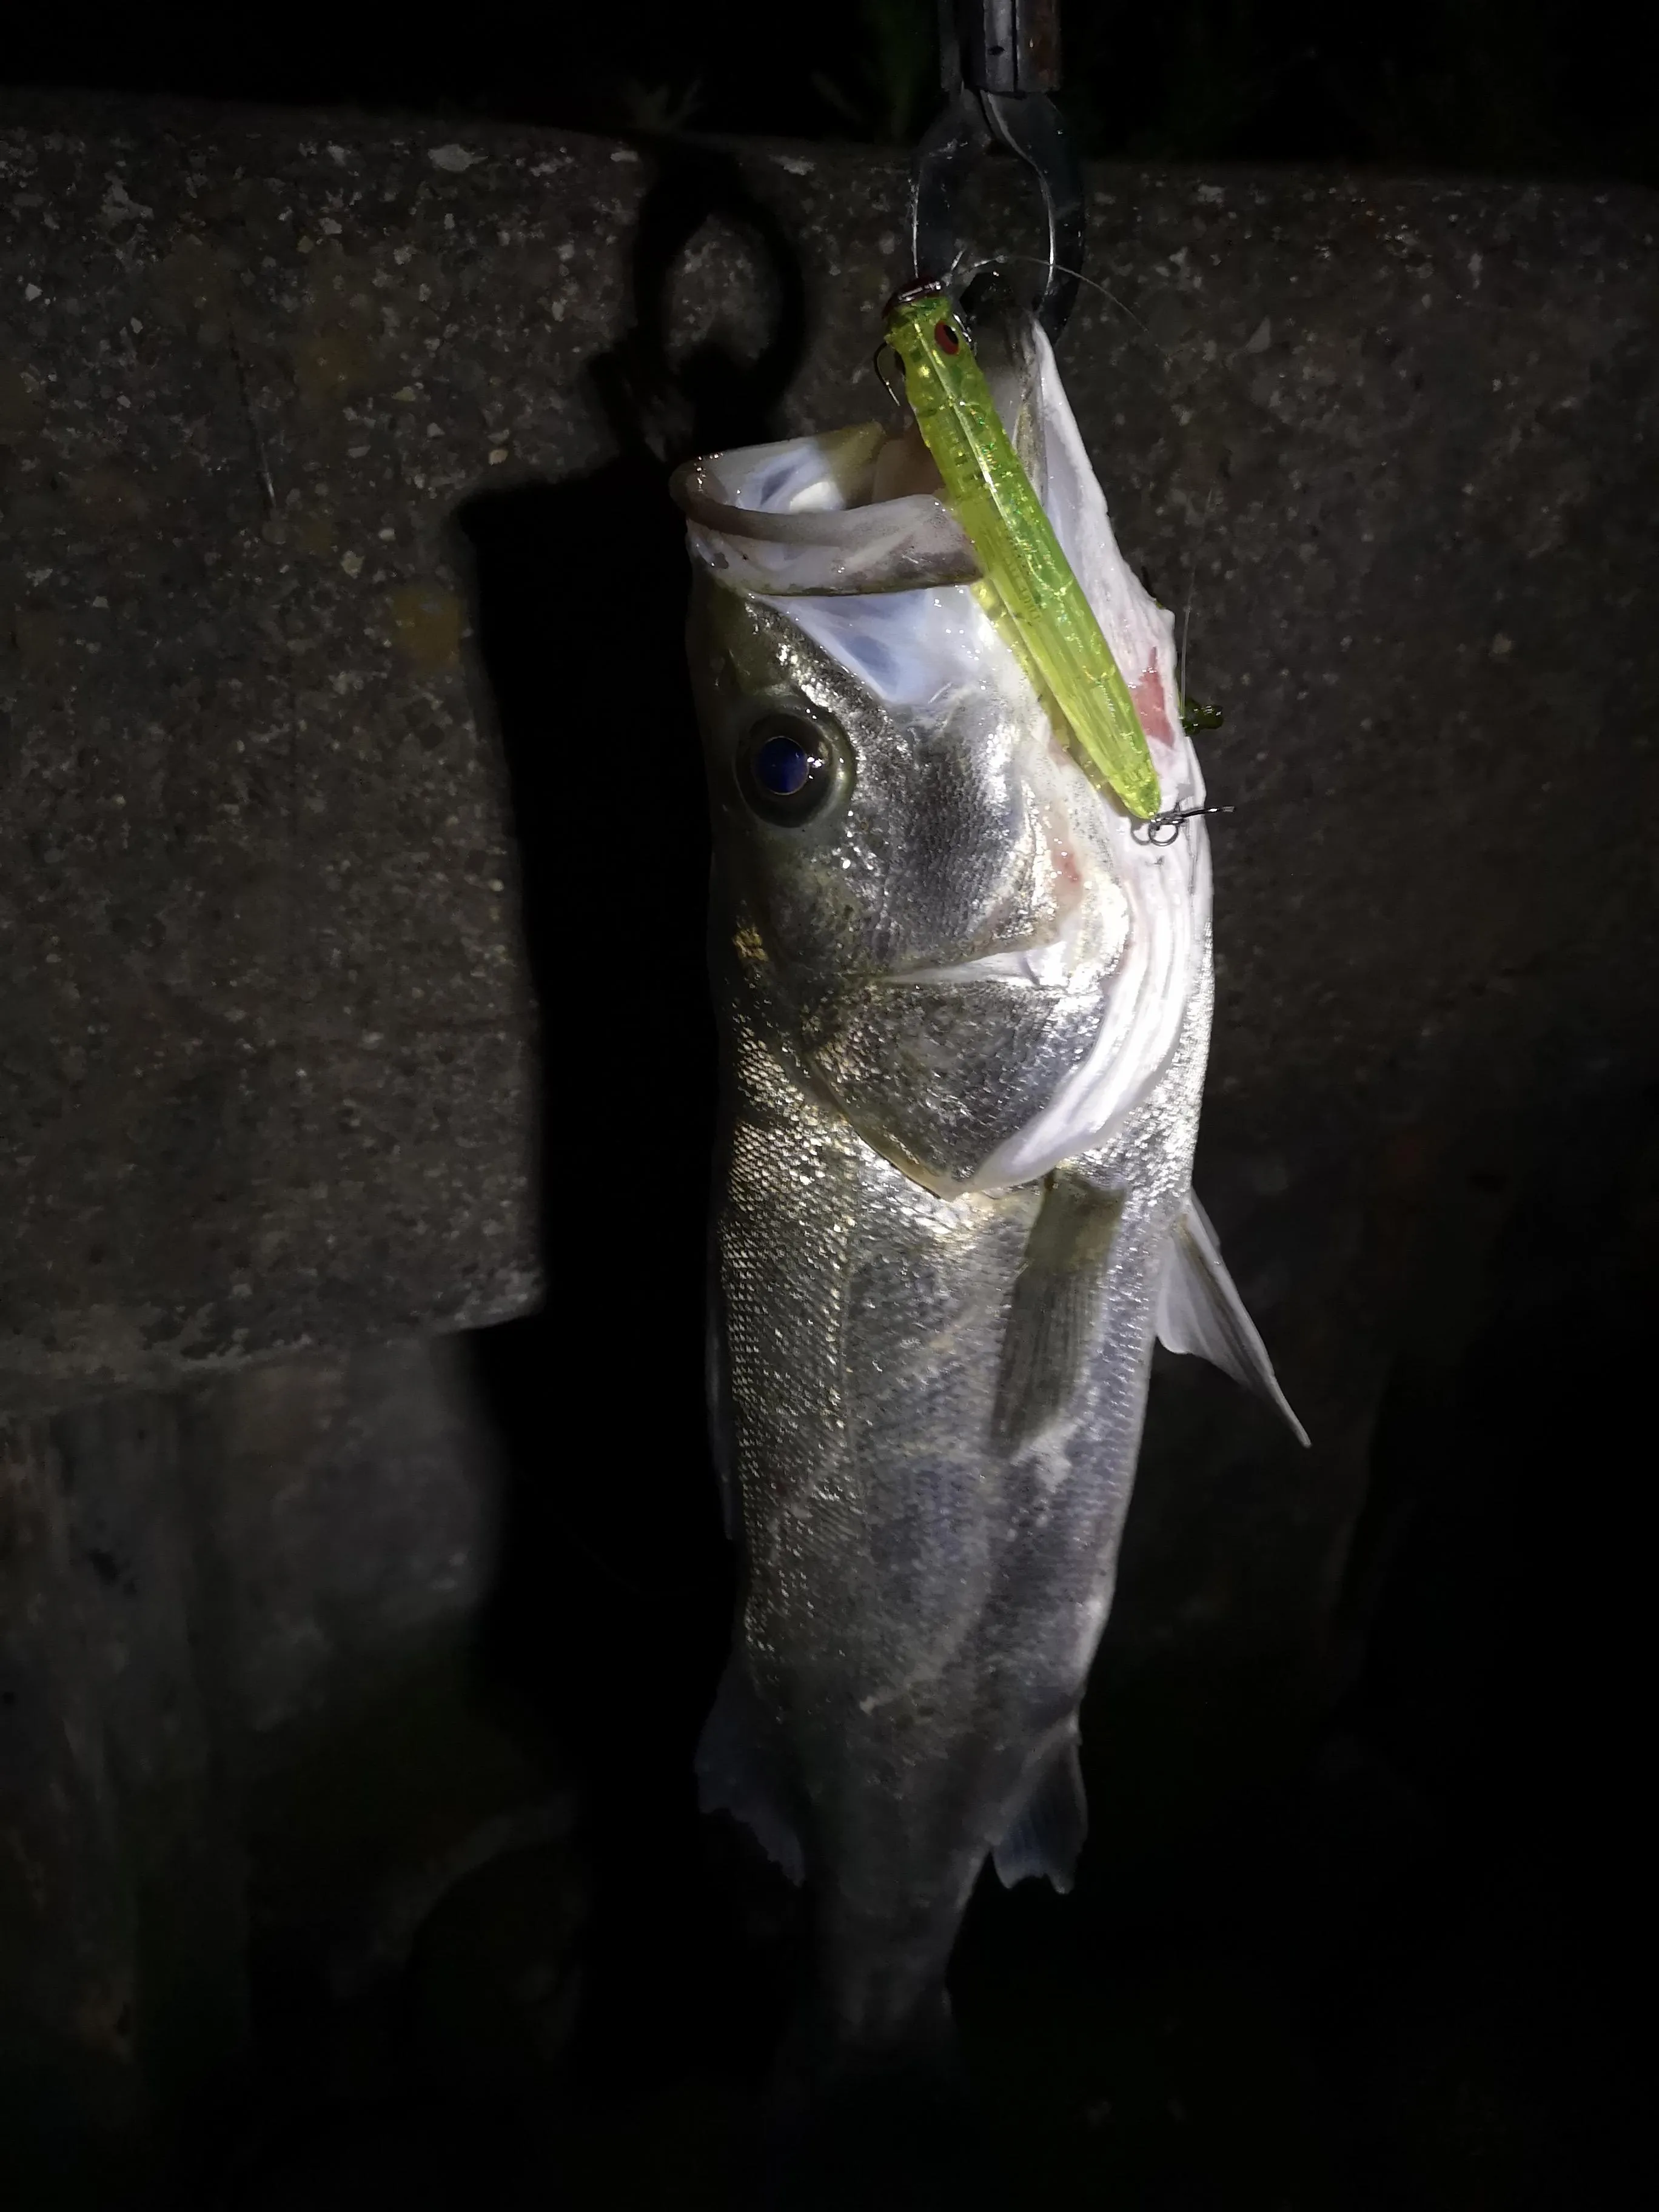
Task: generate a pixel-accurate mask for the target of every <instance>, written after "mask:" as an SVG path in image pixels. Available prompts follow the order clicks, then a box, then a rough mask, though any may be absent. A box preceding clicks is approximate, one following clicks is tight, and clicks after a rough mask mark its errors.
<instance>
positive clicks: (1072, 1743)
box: [991, 1735, 1089, 1897]
mask: <svg viewBox="0 0 1659 2212" xmlns="http://www.w3.org/2000/svg"><path fill="white" fill-rule="evenodd" d="M1088 1832H1089V1801H1088V1799H1087V1797H1086V1796H1085V1795H1084V1790H1083V1769H1082V1767H1081V1766H1080V1765H1079V1763H1078V1755H1077V1738H1076V1736H1075V1735H1066V1738H1065V1740H1064V1741H1063V1742H1061V1743H1060V1745H1059V1746H1058V1747H1056V1748H1055V1749H1054V1751H1052V1752H1051V1753H1049V1754H1048V1758H1047V1759H1045V1760H1044V1761H1043V1763H1042V1765H1041V1767H1040V1768H1039V1769H1038V1771H1037V1773H1036V1778H1035V1780H1034V1781H1033V1783H1032V1785H1031V1788H1030V1794H1029V1795H1028V1796H1027V1797H1026V1799H1025V1802H1024V1804H1023V1805H1022V1806H1021V1808H1020V1810H1019V1812H1018V1814H1017V1815H1016V1817H1015V1820H1014V1823H1013V1826H1012V1827H1011V1828H1010V1829H1009V1831H1008V1832H1007V1834H1006V1836H1005V1837H1004V1838H1003V1839H1002V1841H1001V1842H1000V1844H998V1845H997V1847H996V1849H995V1850H994V1851H993V1852H992V1854H991V1860H992V1863H993V1864H994V1867H995V1868H996V1870H997V1878H998V1880H999V1881H1000V1882H1001V1884H1002V1886H1003V1887H1004V1888H1005V1889H1012V1887H1013V1886H1014V1884H1015V1883H1016V1882H1017V1881H1025V1880H1026V1879H1027V1878H1028V1877H1029V1876H1031V1875H1044V1874H1046V1875H1048V1879H1049V1881H1051V1882H1053V1884H1054V1887H1055V1888H1056V1889H1057V1890H1058V1891H1059V1892H1060V1895H1061V1896H1062V1897H1064V1896H1065V1895H1066V1892H1067V1891H1068V1890H1069V1889H1070V1888H1071V1887H1072V1882H1073V1878H1074V1876H1075V1875H1076V1873H1077V1862H1078V1854H1079V1852H1080V1851H1081V1850H1082V1849H1083V1844H1084V1839H1085V1838H1086V1836H1087V1835H1088Z"/></svg>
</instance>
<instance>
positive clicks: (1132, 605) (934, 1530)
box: [677, 318, 1306, 2058]
mask: <svg viewBox="0 0 1659 2212" xmlns="http://www.w3.org/2000/svg"><path fill="white" fill-rule="evenodd" d="M981 360H982V362H983V363H984V366H985V367H986V369H987V375H988V376H989V378H990V380H991V382H992V386H993V391H994V393H995V395H996V397H997V400H998V404H999V407H1000V411H1001V412H1002V414H1003V417H1004V420H1005V422H1006V423H1007V424H1008V425H1009V426H1010V435H1012V436H1013V437H1014V438H1015V440H1016V443H1017V445H1018V447H1019V450H1020V452H1021V455H1022V458H1023V459H1024V461H1025V463H1026V466H1027V470H1028V472H1029V473H1030V476H1031V477H1032V481H1033V483H1034V484H1035V485H1036V489H1037V490H1038V492H1039V495H1040V496H1042V498H1043V501H1044V504H1045V506H1046V507H1047V509H1048V513H1049V515H1050V518H1051V520H1053V522H1054V526H1055V530H1056V532H1057V534H1058V536H1059V538H1060V543H1061V544H1062V546H1063V547H1064V548H1065V550H1066V554H1067V556H1068V558H1069V559H1070V561H1071V562H1072V565H1073V569H1074V570H1075V572H1076V573H1077V574H1078V576H1079V580H1080V581H1081V583H1082V584H1083V586H1084V589H1085V592H1087V593H1088V595H1089V597H1090V599H1091V604H1092V605H1094V607H1095V610H1096V612H1097V615H1098V617H1099V618H1100V621H1101V623H1102V627H1103V630H1104V632H1105V635H1106V637H1107V640H1108V641H1109V644H1110V645H1111V647H1112V649H1113V652H1114V653H1115V656H1116V658H1117V660H1118V664H1119V666H1120V667H1121V669H1122V670H1123V671H1124V673H1125V675H1126V677H1127V678H1128V680H1129V681H1130V684H1131V686H1132V688H1133V690H1134V693H1135V696H1136V700H1137V703H1138V705H1139V709H1140V713H1141V719H1142V721H1143V723H1144V725H1145V726H1146V730H1147V733H1148V736H1149V738H1150V739H1151V741H1152V754H1153V758H1154V761H1155V763H1156V765H1157V766H1158V771H1159V775H1160V781H1161V786H1162V790H1163V794H1164V806H1165V808H1166V809H1176V808H1184V807H1195V806H1198V805H1201V804H1202V802H1203V783H1202V779H1201V777H1200V773H1199V769H1198V764H1197V762H1196V759H1195V758H1194V754H1193V750H1192V747H1191V744H1190V743H1189V742H1188V738H1187V737H1186V735H1185V733H1184V732H1183V731H1182V724H1181V716H1180V702H1179V700H1178V698H1177V696H1176V686H1175V680H1174V678H1175V665H1174V651H1173V635H1172V623H1171V621H1170V617H1169V615H1168V614H1167V612H1165V611H1164V610H1163V609H1161V608H1159V607H1158V605H1156V604H1155V602H1154V601H1153V600H1152V599H1151V597H1150V596H1149V595H1148V594H1147V592H1146V591H1145V590H1144V588H1143V587H1142V586H1141V585H1140V584H1139V581H1138V580H1136V578H1135V577H1134V576H1133V574H1132V573H1131V572H1130V570H1129V569H1128V568H1127V565H1126V564H1125V562H1124V561H1123V559H1122V556H1121V554H1120V553H1119V551H1118V549H1117V546H1116V544H1115V540H1114V538H1113V536H1112V532H1111V527H1110V524H1109V520H1108V519H1107V513H1106V507H1105V502H1104V501H1103V497H1102V495H1101V492H1100V489H1099V487H1098V485H1097V483H1096V481H1095V477H1094V475H1093V472H1092V471H1091V467H1090V465H1089V462H1088V459H1087V457H1086V455H1085V452H1084V448H1083V446H1082V443H1081V441H1080V439H1079V435H1078V431H1077V428H1076V424H1075V422H1074V421H1073V416H1072V414H1071V411H1070V409H1069V407H1068V406H1067V404H1066V398H1065V395H1064V392H1063V391H1062V389H1061V387H1060V380H1059V377H1058V374H1057V373H1056V371H1055V368H1054V359H1053V356H1052V354H1051V352H1050V351H1049V349H1048V342H1047V340H1046V339H1045V338H1044V337H1042V334H1041V332H1040V331H1037V330H1036V327H1035V326H1034V325H1030V324H1029V323H1028V322H1026V321H1025V320H1024V319H1023V318H1017V319H1015V318H1006V319H1004V322H1003V323H1002V325H1000V326H999V327H998V328H995V329H993V330H992V331H990V333H989V334H988V336H987V335H986V334H981ZM933 482H934V486H935V487H936V484H937V479H936V478H935V479H934V480H933ZM677 491H678V497H679V499H680V501H681V504H682V506H683V507H684V510H685V512H686V513H687V515H688V518H689V521H690V541H691V547H692V551H693V555H694V569H695V575H696V580H695V586H694V599H693V608H692V615H691V623H690V652H691V658H692V663H693V673H694V678H695V682H696V690H697V696H698V703H699V713H700V717H701V720H702V727H703V732H704V737H705V740H706V747H707V755H708V775H709V783H710V790H711V796H712V807H713V816H714V835H715V849H716V883H715V893H714V963H715V974H716V982H717V994H718V998H719V1002H720V1013H721V1018H722V1024H723V1031H724V1050H725V1066H726V1083H727V1093H728V1095H727V1110H726V1115H725V1136H724V1139H723V1144H722V1149H721V1152H720V1159H719V1163H718V1170H717V1183H716V1188H717V1200H716V1215H715V1222H714V1238H713V1267H712V1277H713V1283H712V1297H711V1308H712V1310H711V1329H710V1395H711V1401H712V1406H713V1417H714V1430H715V1437H716V1446H717V1454H718V1457H719V1460H720V1468H721V1473H722V1480H723V1483H724V1486H725V1489H726V1501H727V1515H728V1526H729V1527H730V1528H731V1530H732V1534H733V1535H734V1536H735V1537H736V1538H737V1539H738V1541H739V1542H740V1544H741V1547H742V1557H743V1563H744V1597H743V1602H742V1607H741V1614H740V1620H739V1623H738V1633H737V1638H736V1643H735V1648H734V1650H733V1654H732V1660H731V1663H730V1666H729V1668H728V1670H727V1673H726V1678H725V1680H724V1682H723V1685H722V1686H721V1689H720V1695H719V1697H718V1699H717V1701H716V1705H715V1708H714V1712H713V1714H712V1715H711V1717H710V1719H709V1722H708V1728H707V1729H706V1731H705V1735H704V1738H703V1742H702V1749H701V1753H700V1755H699V1773H700V1782H701V1790H702V1802H703V1804H704V1806H705V1807H706V1808H711V1809H712V1808H722V1809H725V1810H727V1811H729V1812H731V1813H732V1814H735V1815H737V1816H738V1818H739V1819H740V1820H744V1821H745V1822H746V1823H747V1824H748V1825H749V1826H750V1828H751V1829H752V1830H753V1831H754V1832H755V1834H756V1835H757V1837H758V1838H759V1839H760V1841H761V1843H762V1844H763V1845H764V1846H765V1848H766V1849H767V1850H768V1851H769V1853H770V1854H771V1856H772V1857H774V1858H775V1860H776V1861H777V1863H779V1864H780V1865H781V1867H782V1868H783V1869H785V1871H786V1872H787V1873H788V1874H789V1875H791V1876H792V1877H793V1878H794V1879H795V1880H797V1881H806V1882H807V1883H808V1884H809V1886H810V1887H811V1893H812V1895H813V1899H814V1906H815V1927H816V1931H817V1932H816V1944H817V1973H818V2002H819V2004H820V2007H821V2008H822V2025H823V2033H825V2034H826V2035H827V2036H828V2038H829V2041H830V2042H831V2044H832V2045H834V2046H835V2047H836V2049H837V2050H838V2051H841V2052H843V2053H848V2054H853V2055H855V2056H858V2057H866V2058H867V2057H878V2056H879V2055H880V2054H883V2053H888V2052H896V2051H901V2050H903V2049H905V2048H908V2047H909V2046H910V2045H913V2044H914V2043H915V2042H916V2041H917V2040H918V2039H926V2038H927V2037H928V2036H930V2035H931V2034H933V2033H935V2032H936V2031H937V2029H938V2027H939V2024H940V2022H941V2021H943V2019H944V2018H945V1996H944V1990H945V1972H946V1968H947V1966H948V1962H949V1960H950V1955H951V1947H952V1944H953V1942H954V1940H955V1937H956V1935H957V1928H958V1926H959V1923H960V1922H961V1918H962V1915H963V1910H964V1908H965V1906H966V1905H967V1901H968V1898H969V1892H970V1891H971V1889H972V1887H973V1886H974V1883H975V1879H976V1877H977V1876H978V1875H979V1873H980V1871H981V1868H982V1866H983V1864H984V1863H985V1860H986V1858H987V1856H989V1857H992V1858H993V1859H994V1863H995V1865H996V1869H997V1871H998V1873H999V1874H1000V1876H1001V1878H1002V1880H1003V1881H1005V1882H1009V1883H1012V1882H1014V1881H1018V1880H1020V1879H1021V1878H1022V1877H1023V1876H1026V1875H1039V1874H1042V1875H1048V1878H1049V1879H1050V1880H1051V1881H1053V1882H1054V1885H1055V1886H1056V1887H1058V1888H1061V1889H1064V1888H1066V1887H1069V1886H1070V1883H1071V1881H1072V1877H1073V1869H1074V1866H1075V1863H1076V1859H1077V1856H1078V1852H1079V1848H1080V1846H1081V1844H1082V1842H1083V1838H1084V1832H1085V1807H1084V1801H1083V1790H1082V1783H1081V1778H1080V1775H1079V1765H1078V1754H1077V1741H1078V1710H1079V1702H1080V1700H1081V1699H1082V1696H1083V1692H1084V1687H1085V1680H1086V1678H1087V1674H1088V1671H1089V1666H1090V1662H1091V1659H1092V1657H1093V1656H1094V1652H1095V1650H1096V1647H1097V1644H1098V1643H1099V1640H1100V1637H1101V1632H1102V1631H1103V1627H1104V1626H1105V1622H1106V1616H1107V1613H1108V1609H1109V1606H1110V1603H1111V1597H1112V1586H1113V1577H1114V1574H1115V1565H1116V1559H1117V1550H1118V1543H1119V1539H1120V1536H1121V1531H1122V1527H1123V1520H1124V1514H1125V1511H1126V1509H1127V1504H1128V1501H1129V1492H1130V1486H1131V1482H1132V1480H1133V1473H1134V1465H1135V1458H1136V1454H1137V1451H1138V1449H1139V1441H1140V1431H1141V1423H1142V1418H1143V1414H1144V1411H1145V1407H1146V1390H1147V1380H1148V1374H1149V1370H1150V1364H1151V1359H1152V1341H1153V1336H1154V1333H1155V1331H1156V1332H1158V1334H1161V1335H1162V1337H1163V1339H1164V1341H1165V1342H1166V1343H1167V1344H1169V1345H1170V1346H1172V1347H1173V1348H1175V1349H1176V1350H1179V1351H1190V1352H1200V1353H1203V1354H1205V1355H1206V1356H1208V1357H1210V1358H1213V1359H1215V1360H1217V1361H1218V1364H1221V1365H1222V1366H1224V1367H1225V1368H1226V1369H1227V1370H1229V1371H1230V1372H1231V1373H1233V1374H1235V1375H1236V1376H1238V1377H1239V1378H1240V1379H1241V1380H1243V1381H1244V1382H1246V1383H1249V1384H1250V1385H1251V1386H1252V1387H1254V1388H1255V1389H1257V1390H1259V1391H1260V1392H1261V1394H1262V1395H1265V1396H1267V1398H1268V1399H1270V1400H1271V1401H1272V1402H1273V1403H1274V1404H1275V1405H1276V1406H1277V1407H1279V1409H1280V1410H1281V1412H1282V1413H1284V1414H1285V1418H1286V1419H1288V1420H1289V1421H1290V1422H1291V1425H1292V1426H1293V1427H1295V1428H1296V1429H1297V1433H1298V1435H1300V1434H1301V1433H1302V1432H1301V1430H1300V1427H1299V1425H1298V1424H1297V1422H1296V1418H1295V1416H1294V1414H1292V1413H1291V1411H1290V1408H1289V1407H1288V1405H1286V1404H1285V1400H1284V1397H1283V1395H1282V1393H1281V1392H1280V1391H1279V1386H1278V1383H1276V1381H1275V1380H1274V1378H1273V1370H1272V1368H1271V1366H1270V1364H1269V1363H1268V1360H1267V1354H1266V1352H1264V1350H1263V1348H1262V1346H1261V1339H1260V1337H1259V1336H1258V1335H1257V1334H1256V1332H1255V1328H1253V1326H1252V1325H1251V1323H1250V1321H1249V1317H1248V1316H1247V1315H1246V1314H1245V1312H1244V1310H1243V1306H1242V1305H1241V1304H1240V1303H1239V1300H1238V1297H1237V1292H1236V1291H1235V1290H1234V1288H1233V1286H1232V1285H1231V1281H1230V1280H1229V1279H1228V1276H1227V1273H1226V1271H1225V1267H1224V1266H1223V1265H1222V1262H1221V1258H1220V1255H1219V1253H1218V1249H1217V1248H1216V1244H1215V1240H1214V1237H1213V1235H1212V1232H1211V1231H1210V1229H1209V1226H1208V1224H1207V1223H1206V1220H1205V1218H1204V1216H1203V1214H1202V1212H1200V1209H1199V1207H1198V1206H1197V1204H1196V1201H1195V1200H1194V1198H1193V1196H1192V1194H1191V1188H1190V1170H1191V1163H1192V1156H1193V1147H1194V1139H1195V1137H1196V1134H1197V1128H1198V1115H1199V1099H1200V1089H1201V1086H1202V1082H1203V1075H1204V1064H1205V1056H1206V1047H1207V1041H1208V1034H1209V1025H1210V1002H1211V956H1210V869H1209V856H1208V850H1207V846H1206V839H1205V833H1204V824H1203V822H1202V820H1201V819H1200V818H1194V819H1190V820H1188V821H1187V822H1186V823H1183V824H1182V829H1181V831H1180V834H1179V835H1178V836H1176V837H1175V838H1174V840H1173V842H1170V843H1168V844H1160V843H1158V842H1149V841H1148V840H1147V839H1146V833H1145V829H1144V826H1143V827H1142V828H1140V829H1139V830H1138V829H1137V828H1136V825H1135V824H1134V823H1133V822H1132V821H1131V819H1130V817H1128V816H1127V814H1126V813H1123V812H1121V811H1119V810H1118V808H1117V807H1116V805H1115V803H1114V802H1113V801H1111V800H1110V799H1107V798H1104V797H1103V796H1102V795H1101V794H1100V793H1098V792H1097V791H1096V790H1095V788H1094V787H1092V786H1091V784H1090V783H1089V781H1087V780H1086V779H1085V776H1084V775H1083V773H1082V772H1081V771H1080V770H1079V769H1078V768H1077V766H1076V765H1075V764H1074V763H1073V759H1072V757H1071V756H1070V755H1069V754H1068V753H1067V752H1066V750H1065V749H1064V748H1063V747H1062V746H1061V744H1060V743H1058V742H1057V740H1056V738H1055V737H1054V732H1053V730H1052V728H1051V726H1050V725H1049V721H1048V717H1047V715H1046V714H1045V712H1044V709H1043V707H1042V704H1041V702H1040V701H1039V699H1038V696H1036V693H1035V691H1034V690H1033V689H1032V686H1031V684H1030V681H1029V680H1028V678H1027V677H1026V675H1025V674H1024V672H1023V670H1022V666H1021V664H1020V662H1019V660H1018V658H1017V656H1016V653H1014V651H1013V650H1012V649H1011V647H1010V645H1009V643H1008V642H1006V641H1005V637H1004V635H1003V634H1002V632H1001V630H1000V628H999V626H998V623H997V622H996V621H995V619H994V601H987V597H986V592H985V587H984V586H983V585H982V584H981V583H979V582H977V581H976V578H977V573H978V572H977V568H976V566H975V560H974V556H973V551H972V548H971V547H970V546H969V544H967V541H966V540H965V539H964V538H963V535H962V532H961V531H960V529H959V528H958V526H957V524H956V522H955V520H954V518H953V516H952V515H951V512H950V509H949V508H948V507H946V506H945V503H944V501H942V499H941V498H940V497H939V494H938V491H937V489H936V488H930V487H929V485H928V483H927V463H926V459H925V455H923V454H921V453H919V452H918V450H917V448H916V447H915V442H914V441H909V442H908V444H907V443H906V442H905V441H895V440H892V439H889V438H888V437H887V436H886V435H884V433H883V431H882V430H881V428H879V426H878V425H874V424H871V425H867V426H864V427H861V428H856V429H853V430H849V431H846V432H842V433H838V434H836V435H831V436H829V437H824V438H817V439H801V440H795V441H787V442H785V443H783V444H781V445H776V446H772V447H755V448H751V449H749V450H746V451H744V452H738V453H726V454H721V455H716V456H714V457H712V458H711V459H706V460H703V461H701V462H698V463H695V464H693V465H691V466H690V468H689V469H687V470H684V471H682V472H681V475H680V477H679V478H678V480H677ZM1303 1441H1304V1442H1305V1441H1306V1438H1305V1437H1303Z"/></svg>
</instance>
